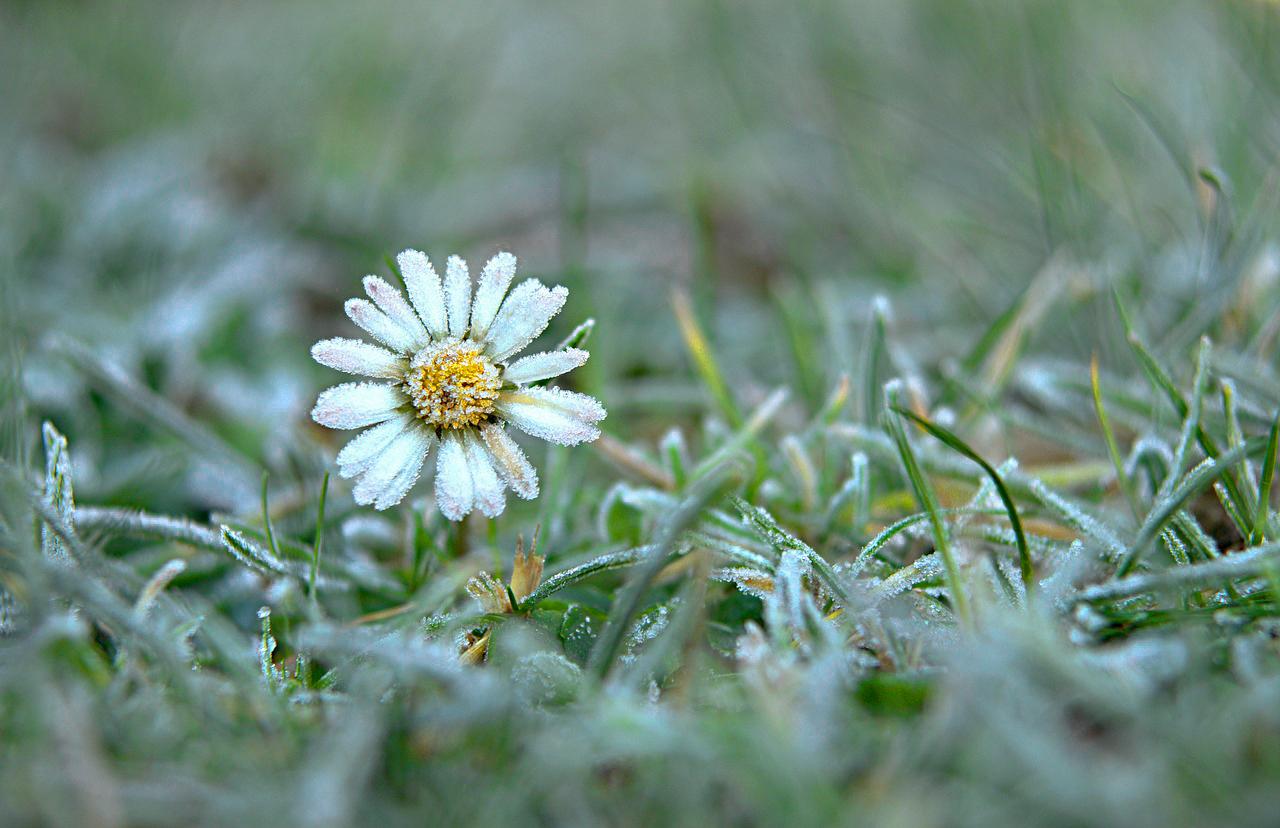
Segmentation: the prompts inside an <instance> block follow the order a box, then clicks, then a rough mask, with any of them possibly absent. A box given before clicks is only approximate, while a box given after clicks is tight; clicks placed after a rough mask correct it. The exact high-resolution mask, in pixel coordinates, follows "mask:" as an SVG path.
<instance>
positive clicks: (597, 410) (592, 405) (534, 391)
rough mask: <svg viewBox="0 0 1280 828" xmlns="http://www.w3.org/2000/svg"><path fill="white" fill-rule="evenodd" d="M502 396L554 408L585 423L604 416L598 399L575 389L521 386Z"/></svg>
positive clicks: (597, 420) (601, 418) (596, 421)
mask: <svg viewBox="0 0 1280 828" xmlns="http://www.w3.org/2000/svg"><path fill="white" fill-rule="evenodd" d="M503 396H504V398H509V399H511V400H512V401H514V402H521V403H534V404H537V405H543V406H546V407H548V408H554V409H557V410H559V411H562V412H564V413H565V414H568V415H569V416H571V417H573V418H575V419H578V420H582V421H583V422H585V423H598V422H600V421H601V420H603V419H604V418H605V410H604V406H603V405H601V404H600V401H599V400H597V399H596V398H595V397H591V396H588V395H587V394H579V393H578V392H577V391H566V390H565V389H563V388H521V389H519V390H518V391H511V392H509V393H507V394H504V395H503Z"/></svg>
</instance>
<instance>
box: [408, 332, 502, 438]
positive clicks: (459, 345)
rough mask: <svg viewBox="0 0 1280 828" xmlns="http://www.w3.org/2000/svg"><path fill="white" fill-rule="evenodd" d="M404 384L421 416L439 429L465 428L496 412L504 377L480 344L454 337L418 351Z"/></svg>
mask: <svg viewBox="0 0 1280 828" xmlns="http://www.w3.org/2000/svg"><path fill="white" fill-rule="evenodd" d="M405 383H406V385H407V386H408V389H409V396H410V397H411V398H412V399H413V406H414V408H416V409H417V410H418V416H419V417H421V418H422V419H423V420H425V421H427V422H428V423H430V424H431V425H433V426H436V427H437V428H465V427H468V426H478V425H480V424H481V423H483V422H484V421H485V420H487V419H488V418H489V416H490V415H492V414H493V407H494V403H495V402H496V401H497V399H498V390H499V389H500V388H502V376H501V373H500V372H499V371H498V368H497V366H495V365H494V364H493V363H492V362H490V361H489V360H488V359H487V358H485V356H484V354H483V352H482V351H481V348H480V345H478V344H477V343H475V342H471V341H469V340H456V339H451V340H446V341H444V342H437V343H435V344H433V345H429V346H427V347H426V348H424V349H422V350H421V351H419V352H418V355H417V356H415V357H414V358H413V361H412V362H410V363H409V373H408V375H407V376H406V377H405Z"/></svg>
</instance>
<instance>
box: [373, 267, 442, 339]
mask: <svg viewBox="0 0 1280 828" xmlns="http://www.w3.org/2000/svg"><path fill="white" fill-rule="evenodd" d="M364 292H365V293H367V294H369V298H370V299H372V300H373V303H374V304H375V305H377V306H378V308H379V310H381V311H382V312H383V313H385V314H386V315H387V318H388V319H390V320H391V321H392V322H394V323H396V324H397V325H399V326H400V327H402V328H404V329H405V331H407V332H408V333H409V334H410V335H411V336H413V339H414V344H415V345H416V346H418V347H421V346H422V345H425V344H427V342H428V341H430V337H428V336H427V329H426V328H424V327H423V326H422V320H421V319H419V318H418V314H416V313H415V312H414V310H413V308H411V307H409V303H408V302H406V301H405V299H404V294H402V293H401V292H400V291H399V290H396V289H395V288H393V287H392V286H391V285H389V284H387V282H386V280H385V279H382V278H379V277H377V276H366V277H364Z"/></svg>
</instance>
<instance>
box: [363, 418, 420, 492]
mask: <svg viewBox="0 0 1280 828" xmlns="http://www.w3.org/2000/svg"><path fill="white" fill-rule="evenodd" d="M431 440H432V436H431V432H430V431H428V430H427V429H425V428H422V427H421V426H414V427H411V428H409V429H407V430H405V431H403V432H401V433H400V434H399V435H397V436H396V437H394V438H393V439H392V440H391V442H390V443H389V444H388V445H387V446H386V448H384V449H383V450H382V452H381V453H380V454H378V456H377V460H375V461H374V463H373V465H371V466H370V467H369V470H368V471H366V472H365V473H364V474H363V475H361V476H360V479H359V480H357V481H356V485H355V488H354V489H353V490H352V492H351V494H352V497H354V498H355V501H356V503H359V504H361V505H363V506H367V505H369V504H373V507H374V508H375V509H379V510H381V509H389V508H391V507H392V506H394V505H396V504H397V503H399V502H400V501H401V500H403V499H404V496H405V495H406V494H408V492H409V489H410V488H411V487H412V486H413V484H414V483H415V482H416V481H417V479H418V475H419V474H420V473H421V472H422V464H423V461H425V460H426V458H427V452H428V451H429V450H430V449H431Z"/></svg>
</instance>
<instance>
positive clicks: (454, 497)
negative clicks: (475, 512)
mask: <svg viewBox="0 0 1280 828" xmlns="http://www.w3.org/2000/svg"><path fill="white" fill-rule="evenodd" d="M474 501H475V488H474V486H473V485H472V483H471V468H470V466H468V465H467V452H466V449H464V448H463V446H462V440H460V439H459V438H458V437H456V436H453V435H449V436H446V437H445V438H444V439H443V440H442V441H441V442H440V451H439V452H438V453H437V454H436V506H438V507H439V508H440V514H442V515H444V516H445V517H446V518H448V519H449V520H462V519H463V518H464V517H466V516H467V513H469V512H470V511H471V507H472V504H473V502H474Z"/></svg>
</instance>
